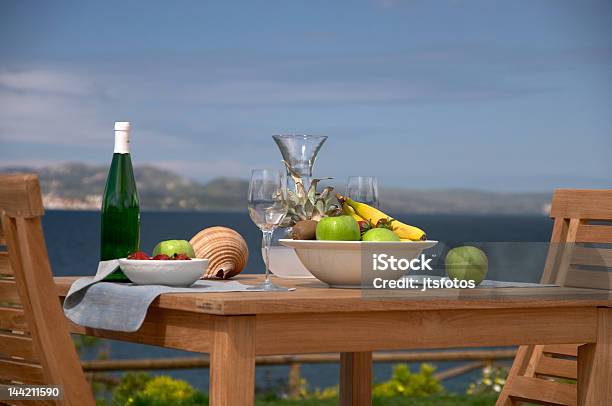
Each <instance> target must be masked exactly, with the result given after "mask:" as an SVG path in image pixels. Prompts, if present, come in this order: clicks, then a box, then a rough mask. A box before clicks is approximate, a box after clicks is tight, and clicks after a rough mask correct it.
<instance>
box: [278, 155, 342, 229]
mask: <svg viewBox="0 0 612 406" xmlns="http://www.w3.org/2000/svg"><path fill="white" fill-rule="evenodd" d="M283 162H284V163H285V165H286V166H287V169H288V170H289V173H290V175H291V177H292V178H293V181H294V182H295V191H293V190H288V191H287V203H288V210H287V215H286V216H285V219H284V220H283V222H282V223H281V225H280V226H281V227H293V226H294V225H295V224H296V223H297V222H299V221H302V220H316V221H319V220H320V219H321V218H323V217H329V216H338V215H340V214H342V209H340V207H339V205H338V201H337V199H335V198H334V195H333V194H332V193H331V192H332V191H333V190H334V188H333V187H332V186H327V187H326V188H325V189H323V191H322V192H321V193H317V185H318V183H319V182H320V181H322V180H324V179H331V178H323V179H313V180H312V182H311V183H310V187H309V188H308V191H307V190H306V189H305V188H304V183H303V182H302V177H301V176H300V175H299V174H298V173H297V172H295V171H294V170H293V169H292V168H291V167H289V165H288V164H287V163H286V162H285V161H283Z"/></svg>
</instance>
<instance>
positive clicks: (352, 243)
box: [278, 238, 439, 246]
mask: <svg viewBox="0 0 612 406" xmlns="http://www.w3.org/2000/svg"><path fill="white" fill-rule="evenodd" d="M278 241H279V242H280V243H281V244H283V245H284V243H297V244H301V243H310V244H331V243H333V244H343V245H361V244H368V245H398V246H399V245H402V244H404V245H406V244H417V245H430V244H433V245H432V246H434V245H436V244H437V243H438V242H439V241H437V240H422V241H361V240H359V241H345V240H294V239H292V238H280V239H279V240H278Z"/></svg>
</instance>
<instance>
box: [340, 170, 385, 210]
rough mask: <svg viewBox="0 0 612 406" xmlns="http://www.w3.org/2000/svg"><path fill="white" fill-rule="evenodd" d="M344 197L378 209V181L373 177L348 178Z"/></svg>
mask: <svg viewBox="0 0 612 406" xmlns="http://www.w3.org/2000/svg"><path fill="white" fill-rule="evenodd" d="M346 195H347V196H348V197H349V198H351V199H353V200H356V201H358V202H361V203H365V204H369V205H370V206H373V207H378V181H377V180H376V177H375V176H349V178H348V182H347V184H346Z"/></svg>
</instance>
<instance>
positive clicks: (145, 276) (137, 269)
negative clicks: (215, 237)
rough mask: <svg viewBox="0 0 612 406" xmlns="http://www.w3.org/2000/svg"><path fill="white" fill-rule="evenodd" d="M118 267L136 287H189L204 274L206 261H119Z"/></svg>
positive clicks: (206, 265) (197, 259) (123, 259)
mask: <svg viewBox="0 0 612 406" xmlns="http://www.w3.org/2000/svg"><path fill="white" fill-rule="evenodd" d="M119 267H120V268H121V270H122V271H123V273H124V274H125V276H127V278H128V279H129V280H130V281H132V282H134V283H135V284H137V285H168V286H191V285H193V284H194V283H195V281H197V280H198V279H200V278H201V277H202V275H204V274H205V273H206V269H207V268H208V260H207V259H199V258H192V259H191V260H184V261H183V260H166V261H164V260H161V261H157V260H153V259H151V260H146V259H145V260H140V259H126V258H122V259H120V260H119Z"/></svg>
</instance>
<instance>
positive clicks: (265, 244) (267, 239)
mask: <svg viewBox="0 0 612 406" xmlns="http://www.w3.org/2000/svg"><path fill="white" fill-rule="evenodd" d="M271 244H272V231H271V230H264V231H263V238H262V240H261V246H262V248H263V250H264V262H265V265H266V279H265V281H264V283H270V245H271Z"/></svg>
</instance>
